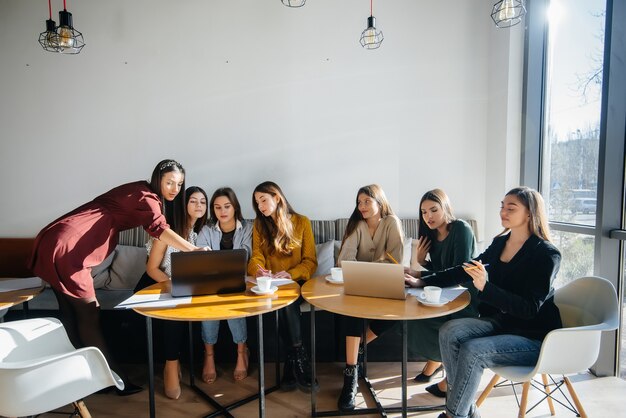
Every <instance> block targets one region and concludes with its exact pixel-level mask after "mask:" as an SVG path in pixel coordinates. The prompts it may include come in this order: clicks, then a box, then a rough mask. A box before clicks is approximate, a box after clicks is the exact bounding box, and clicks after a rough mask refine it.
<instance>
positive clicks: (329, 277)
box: [325, 274, 343, 284]
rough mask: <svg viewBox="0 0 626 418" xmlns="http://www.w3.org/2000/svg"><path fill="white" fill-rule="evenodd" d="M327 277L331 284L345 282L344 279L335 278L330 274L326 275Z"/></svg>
mask: <svg viewBox="0 0 626 418" xmlns="http://www.w3.org/2000/svg"><path fill="white" fill-rule="evenodd" d="M325 279H326V281H327V282H328V283H330V284H343V280H335V279H333V276H331V275H330V274H329V275H328V276H326V277H325Z"/></svg>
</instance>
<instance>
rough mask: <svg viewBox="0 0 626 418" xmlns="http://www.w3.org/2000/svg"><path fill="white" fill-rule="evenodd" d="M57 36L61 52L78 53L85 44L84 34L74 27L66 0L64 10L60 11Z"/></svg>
mask: <svg viewBox="0 0 626 418" xmlns="http://www.w3.org/2000/svg"><path fill="white" fill-rule="evenodd" d="M57 36H58V40H59V52H60V53H61V54H78V53H80V51H81V50H82V49H83V47H84V46H85V40H84V39H83V34H82V33H80V32H79V31H77V30H76V29H74V25H73V22H72V14H71V13H70V12H68V11H67V7H66V5H65V0H63V10H61V11H60V12H59V27H58V28H57Z"/></svg>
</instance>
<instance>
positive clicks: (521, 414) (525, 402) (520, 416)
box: [517, 382, 530, 418]
mask: <svg viewBox="0 0 626 418" xmlns="http://www.w3.org/2000/svg"><path fill="white" fill-rule="evenodd" d="M528 389H530V382H524V386H522V400H521V401H520V404H519V412H518V413H517V417H518V418H524V417H525V416H526V406H527V405H528Z"/></svg>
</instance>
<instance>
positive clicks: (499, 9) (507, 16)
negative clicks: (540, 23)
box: [491, 0, 526, 28]
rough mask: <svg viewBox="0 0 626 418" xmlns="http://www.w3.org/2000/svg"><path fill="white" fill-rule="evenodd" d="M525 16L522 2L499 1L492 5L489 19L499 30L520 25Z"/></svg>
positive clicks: (514, 0)
mask: <svg viewBox="0 0 626 418" xmlns="http://www.w3.org/2000/svg"><path fill="white" fill-rule="evenodd" d="M525 14H526V7H525V6H524V0H500V1H499V2H497V3H496V4H494V5H493V9H492V10H491V19H492V20H493V23H495V24H496V26H497V27H499V28H510V27H511V26H515V25H517V24H518V23H520V22H521V21H522V17H524V15H525Z"/></svg>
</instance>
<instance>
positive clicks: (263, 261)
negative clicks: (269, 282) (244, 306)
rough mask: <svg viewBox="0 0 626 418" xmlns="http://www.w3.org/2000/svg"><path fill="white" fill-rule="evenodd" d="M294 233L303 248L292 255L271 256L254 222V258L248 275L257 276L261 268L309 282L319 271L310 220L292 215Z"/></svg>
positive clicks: (256, 223)
mask: <svg viewBox="0 0 626 418" xmlns="http://www.w3.org/2000/svg"><path fill="white" fill-rule="evenodd" d="M291 223H292V224H293V232H294V236H295V238H296V239H298V240H300V242H301V243H302V245H301V246H299V247H296V248H294V249H293V251H292V252H291V255H283V254H278V253H274V254H270V246H269V243H268V242H264V241H263V239H262V235H261V230H260V227H259V225H258V222H256V221H255V222H254V228H253V229H252V257H250V261H249V262H248V274H249V275H250V276H254V275H256V272H257V270H258V269H259V266H261V267H263V268H264V269H266V270H272V273H278V272H279V271H286V272H287V273H289V274H291V278H292V279H294V280H308V279H310V278H311V276H312V275H313V273H315V270H316V269H317V254H316V252H315V239H314V238H313V229H312V228H311V221H309V218H307V217H306V216H302V215H296V214H292V215H291Z"/></svg>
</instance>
